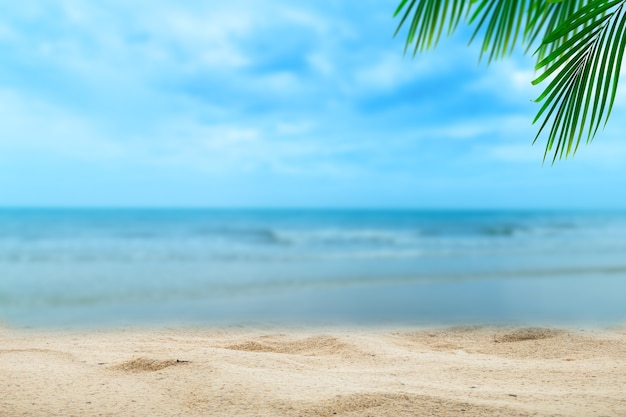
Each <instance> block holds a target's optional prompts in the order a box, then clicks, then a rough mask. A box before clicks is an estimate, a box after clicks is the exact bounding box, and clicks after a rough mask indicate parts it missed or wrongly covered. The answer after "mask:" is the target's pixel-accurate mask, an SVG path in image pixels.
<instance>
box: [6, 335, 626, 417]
mask: <svg viewBox="0 0 626 417" xmlns="http://www.w3.org/2000/svg"><path fill="white" fill-rule="evenodd" d="M460 415H467V416H624V415H626V330H625V329H624V328H617V329H609V330H606V329H603V330H599V329H596V330H591V329H587V330H576V331H572V330H559V329H547V328H489V327H477V328H453V329H442V330H410V329H402V330H389V329H315V330H313V329H310V328H300V329H298V328H289V329H280V328H273V327H266V328H260V327H256V328H245V327H233V328H222V329H160V330H154V329H151V330H136V329H133V330H130V329H124V330H115V331H113V330H108V331H88V332H78V331H62V332H61V331H49V332H44V331H27V330H19V331H18V330H11V329H0V416H3V417H13V416H46V417H48V416H460Z"/></svg>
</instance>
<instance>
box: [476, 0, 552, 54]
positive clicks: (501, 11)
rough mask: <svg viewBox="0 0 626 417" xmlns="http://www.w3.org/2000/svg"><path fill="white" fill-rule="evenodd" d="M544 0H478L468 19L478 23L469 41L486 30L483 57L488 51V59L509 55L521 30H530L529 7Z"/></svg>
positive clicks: (482, 50)
mask: <svg viewBox="0 0 626 417" xmlns="http://www.w3.org/2000/svg"><path fill="white" fill-rule="evenodd" d="M537 1H541V0H479V1H475V3H476V4H477V7H476V9H475V11H474V12H473V14H472V17H471V18H470V20H469V23H470V24H473V23H476V29H475V30H474V34H473V35H472V37H471V39H470V43H472V42H473V41H474V39H475V38H476V37H477V36H478V35H479V34H480V33H481V32H483V29H484V33H483V44H482V47H481V50H480V58H481V59H482V57H483V55H484V54H486V53H488V54H489V62H491V61H493V60H494V59H499V58H503V57H505V56H507V55H508V54H510V53H511V52H513V49H514V48H515V45H516V43H517V41H518V38H519V36H520V33H522V31H523V32H526V31H527V24H528V23H529V22H530V20H529V17H530V16H531V14H530V13H529V11H531V10H534V9H536V8H537V6H536V5H535V4H534V3H536V2H537Z"/></svg>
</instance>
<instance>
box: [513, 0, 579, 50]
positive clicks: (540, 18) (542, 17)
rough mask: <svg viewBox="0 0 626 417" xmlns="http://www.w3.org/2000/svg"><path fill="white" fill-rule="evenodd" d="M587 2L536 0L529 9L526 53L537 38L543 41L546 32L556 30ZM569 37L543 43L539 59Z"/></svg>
mask: <svg viewBox="0 0 626 417" xmlns="http://www.w3.org/2000/svg"><path fill="white" fill-rule="evenodd" d="M587 3H588V1H587V0H565V1H548V0H544V1H534V2H533V3H532V6H531V8H530V9H529V19H528V24H527V26H526V31H525V33H524V43H525V44H526V53H528V52H529V51H530V50H531V49H532V48H533V46H534V45H535V43H536V42H537V40H539V41H542V38H543V36H544V35H545V34H548V33H552V32H554V30H555V29H556V28H557V27H559V26H560V25H562V24H563V23H564V22H566V21H567V20H568V19H569V17H570V16H571V15H573V14H574V13H576V12H577V11H578V10H580V9H581V8H582V7H584V6H585V5H586V4H587ZM577 29H582V28H577ZM574 34H575V33H574ZM567 39H568V38H567V37H563V38H560V39H559V40H558V41H556V42H551V43H548V44H544V43H541V44H540V45H539V49H538V50H537V56H538V60H542V59H543V58H545V57H546V55H548V54H549V53H551V52H552V51H553V50H554V49H556V48H558V47H559V46H561V45H562V44H563V42H565V41H567Z"/></svg>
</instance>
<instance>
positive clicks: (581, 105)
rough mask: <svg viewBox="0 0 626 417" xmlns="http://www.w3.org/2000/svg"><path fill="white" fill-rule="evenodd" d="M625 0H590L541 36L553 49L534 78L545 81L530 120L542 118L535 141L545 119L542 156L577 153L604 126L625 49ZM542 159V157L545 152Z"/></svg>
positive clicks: (613, 96) (554, 158) (612, 99)
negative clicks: (549, 126)
mask: <svg viewBox="0 0 626 417" xmlns="http://www.w3.org/2000/svg"><path fill="white" fill-rule="evenodd" d="M625 29H626V0H610V1H607V0H592V1H588V2H587V4H586V5H585V6H584V7H582V8H580V9H579V10H577V11H576V12H574V13H572V14H570V15H569V17H568V18H567V19H566V20H565V21H563V22H562V23H561V24H559V25H558V26H557V27H556V28H555V29H554V30H552V32H550V33H549V34H548V35H547V36H546V37H545V39H544V45H546V46H549V47H550V48H551V49H547V50H549V52H547V53H546V56H545V57H544V58H543V59H541V60H540V61H539V62H538V64H537V70H543V73H542V74H541V75H540V76H539V77H538V78H537V79H535V80H534V81H533V84H538V83H540V82H542V81H547V80H549V78H550V77H552V79H551V80H550V81H549V83H548V85H547V87H546V88H545V90H544V92H543V93H542V94H541V96H540V97H539V98H538V99H537V100H536V101H537V102H543V105H542V107H541V109H540V110H539V113H538V114H537V117H536V118H535V120H534V122H533V123H535V122H537V121H538V120H539V119H540V118H541V117H543V118H544V120H543V123H542V124H541V127H540V128H539V132H538V133H537V136H536V137H535V141H536V140H537V139H538V138H539V137H540V135H541V134H542V133H543V132H544V131H545V128H546V127H547V126H548V124H549V122H550V121H552V126H551V128H550V129H549V131H548V137H547V143H546V154H545V155H546V156H547V154H548V153H549V152H550V151H553V152H554V156H553V162H554V161H555V160H556V159H557V158H562V157H568V156H569V155H570V154H573V153H575V152H576V150H577V148H578V145H579V144H580V141H581V140H582V138H583V137H586V140H587V142H589V141H591V140H592V139H593V138H594V136H595V135H596V133H597V131H598V128H599V127H600V124H602V121H604V124H606V122H607V120H608V118H609V115H610V113H611V109H612V107H613V103H614V101H615V95H616V92H617V85H618V82H619V75H620V69H621V63H622V59H623V57H624V49H625V48H626V30H625ZM544 158H545V156H544Z"/></svg>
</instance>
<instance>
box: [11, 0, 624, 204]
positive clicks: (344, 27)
mask: <svg viewBox="0 0 626 417" xmlns="http://www.w3.org/2000/svg"><path fill="white" fill-rule="evenodd" d="M397 2H398V1H397V0H395V1H390V0H383V1H381V0H378V1H374V0H371V1H370V0H362V1H358V2H356V1H339V0H301V1H298V2H293V1H286V0H248V1H243V0H231V1H228V2H217V1H193V0H190V1H184V2H180V1H177V2H175V1H161V0H150V1H148V0H137V1H133V2H126V1H120V0H101V1H98V2H93V1H79V0H76V1H70V0H54V1H46V0H32V1H30V0H22V1H19V2H11V3H7V4H6V5H4V6H3V13H2V16H0V120H1V121H2V122H1V123H0V206H4V207H311V208H335V207H336V208H426V209H433V208H447V209H466V208H470V209H471V208H519V209H526V208H533V209H534V208H539V209H542V208H548V209H551V208H568V209H569V208H572V209H578V208H618V209H621V208H626V193H624V190H625V189H626V137H625V136H626V135H625V133H626V127H624V125H623V124H622V121H623V120H624V118H625V117H626V89H623V88H620V93H619V95H618V99H617V104H616V106H615V108H614V110H613V114H612V118H611V120H610V122H609V124H608V125H607V127H606V129H605V130H604V131H603V132H601V133H600V134H599V135H598V137H597V138H596V140H595V141H594V142H593V143H592V144H591V145H589V146H582V147H581V149H580V150H579V152H578V153H577V154H576V156H575V157H574V158H573V159H569V160H564V161H560V162H557V163H556V164H555V165H554V166H552V165H550V164H549V163H547V164H543V163H542V160H543V152H544V142H542V141H541V140H540V141H539V142H538V143H537V144H535V145H534V146H533V145H532V140H533V138H534V136H535V134H536V129H537V126H533V125H532V124H531V123H532V119H533V118H534V115H535V113H536V111H537V110H538V108H539V107H538V106H539V105H538V104H536V103H533V102H532V100H533V99H534V98H536V97H537V96H538V95H539V93H540V91H541V89H540V88H538V87H533V86H532V85H531V84H530V81H531V80H532V79H533V76H534V72H533V64H534V61H533V59H532V57H529V56H524V55H523V54H521V52H520V53H514V54H513V55H512V56H511V57H510V58H509V59H507V60H503V61H499V62H496V63H492V64H491V65H489V66H487V65H486V63H484V62H482V63H479V62H478V46H477V45H470V46H468V45H467V41H468V38H469V36H468V35H469V32H468V30H467V29H462V30H460V31H459V32H458V33H457V34H455V35H453V36H452V37H451V38H448V39H443V40H442V42H441V43H440V45H439V46H438V48H437V49H436V50H434V51H430V52H428V53H426V54H421V55H418V56H416V57H415V58H412V57H411V56H410V55H409V56H406V57H405V56H404V55H403V49H404V43H403V42H404V39H403V38H402V36H401V35H400V36H399V37H397V38H395V39H394V38H393V32H394V30H395V28H396V25H397V23H398V22H397V20H396V19H393V17H392V14H393V11H394V9H395V7H396V6H397Z"/></svg>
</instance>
